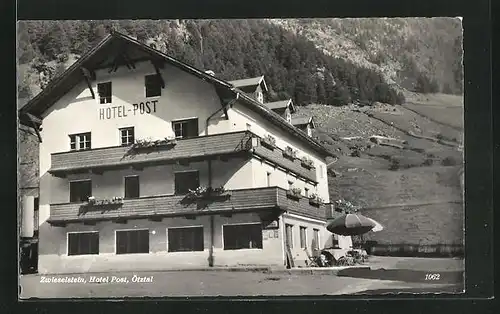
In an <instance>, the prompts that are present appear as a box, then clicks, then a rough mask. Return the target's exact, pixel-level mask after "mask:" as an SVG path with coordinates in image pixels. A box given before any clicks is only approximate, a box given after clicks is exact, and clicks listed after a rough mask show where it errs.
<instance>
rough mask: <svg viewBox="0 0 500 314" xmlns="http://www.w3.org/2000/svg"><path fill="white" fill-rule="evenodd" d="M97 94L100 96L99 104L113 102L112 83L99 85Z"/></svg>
mask: <svg viewBox="0 0 500 314" xmlns="http://www.w3.org/2000/svg"><path fill="white" fill-rule="evenodd" d="M97 94H98V95H99V104H101V105H104V104H110V103H111V102H112V100H113V87H112V84H111V81H109V82H102V83H97Z"/></svg>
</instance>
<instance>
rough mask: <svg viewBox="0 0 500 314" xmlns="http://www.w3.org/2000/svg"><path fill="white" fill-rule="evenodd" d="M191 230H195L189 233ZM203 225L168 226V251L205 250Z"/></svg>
mask: <svg viewBox="0 0 500 314" xmlns="http://www.w3.org/2000/svg"><path fill="white" fill-rule="evenodd" d="M190 232H193V233H191V234H189V233H190ZM204 238H205V235H204V228H203V226H185V227H173V228H167V245H168V249H167V251H168V252H202V251H204V250H205V239H204Z"/></svg>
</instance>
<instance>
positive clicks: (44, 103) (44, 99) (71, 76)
mask: <svg viewBox="0 0 500 314" xmlns="http://www.w3.org/2000/svg"><path fill="white" fill-rule="evenodd" d="M124 47H131V48H133V49H134V50H135V51H134V53H135V55H133V56H131V59H134V60H135V61H136V60H137V59H141V58H142V59H143V60H146V59H148V58H149V59H153V60H156V61H164V62H167V63H170V64H172V65H174V66H176V67H178V68H180V69H182V70H184V71H186V72H188V73H191V74H193V75H195V76H197V77H199V78H201V79H203V80H206V81H209V82H211V83H213V84H215V85H216V87H217V86H218V87H223V88H226V89H230V88H231V87H232V86H231V85H230V84H229V83H227V82H225V81H222V80H220V79H218V78H216V77H215V76H212V75H210V74H208V73H205V72H204V71H201V70H198V69H196V68H194V67H192V66H190V65H188V64H186V63H183V62H181V61H179V60H177V59H174V58H172V57H170V56H168V55H166V54H164V53H162V52H161V51H158V50H156V49H153V48H151V47H149V46H147V45H144V44H142V43H141V42H139V41H137V40H136V39H134V38H132V37H130V36H127V35H124V34H122V33H119V32H116V31H113V32H111V33H110V34H109V35H107V36H106V37H105V38H104V39H103V40H102V41H101V42H100V43H99V44H97V45H96V46H95V47H94V48H92V49H91V50H89V51H88V52H87V53H85V54H84V55H83V56H81V57H80V59H78V60H77V61H76V62H75V63H73V65H72V66H70V67H69V68H68V69H66V71H64V72H63V73H62V74H60V75H58V76H56V77H55V78H54V79H52V81H50V83H49V84H48V85H47V87H45V88H44V89H43V90H42V91H41V92H40V93H39V94H37V95H36V96H35V97H34V98H33V99H31V100H30V101H29V102H28V103H27V104H26V105H25V106H23V108H21V110H20V113H21V114H23V113H25V112H28V111H29V112H31V113H32V114H34V115H36V116H40V115H41V114H42V113H43V112H44V111H45V110H46V109H47V108H48V107H50V106H51V105H52V104H53V103H54V102H55V101H57V100H58V99H59V98H60V97H61V96H62V95H64V94H65V93H66V92H68V91H69V90H70V89H71V88H73V87H74V86H75V85H76V84H78V83H79V82H81V81H82V80H83V79H84V76H83V75H82V73H81V71H82V68H83V69H91V70H92V69H96V68H106V67H111V66H112V63H111V62H110V57H114V56H115V55H116V54H117V53H116V52H115V50H117V49H119V50H124Z"/></svg>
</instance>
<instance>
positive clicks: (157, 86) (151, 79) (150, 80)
mask: <svg viewBox="0 0 500 314" xmlns="http://www.w3.org/2000/svg"><path fill="white" fill-rule="evenodd" d="M145 86H146V97H156V96H161V82H160V77H159V76H158V74H153V75H146V77H145Z"/></svg>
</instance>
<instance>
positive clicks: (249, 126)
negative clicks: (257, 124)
mask: <svg viewBox="0 0 500 314" xmlns="http://www.w3.org/2000/svg"><path fill="white" fill-rule="evenodd" d="M251 130H252V125H251V124H250V123H247V131H251Z"/></svg>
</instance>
